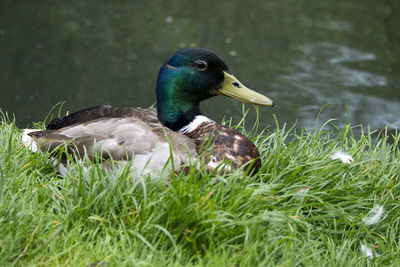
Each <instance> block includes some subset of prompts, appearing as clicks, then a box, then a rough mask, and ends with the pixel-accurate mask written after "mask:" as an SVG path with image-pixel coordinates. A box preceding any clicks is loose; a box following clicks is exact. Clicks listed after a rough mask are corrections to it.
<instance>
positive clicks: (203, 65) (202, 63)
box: [194, 60, 207, 71]
mask: <svg viewBox="0 0 400 267" xmlns="http://www.w3.org/2000/svg"><path fill="white" fill-rule="evenodd" d="M194 64H195V67H196V69H197V70H199V71H205V70H206V69H207V62H205V61H204V60H197V61H196V62H195V63H194Z"/></svg>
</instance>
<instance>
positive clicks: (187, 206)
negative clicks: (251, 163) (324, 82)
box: [0, 116, 400, 266]
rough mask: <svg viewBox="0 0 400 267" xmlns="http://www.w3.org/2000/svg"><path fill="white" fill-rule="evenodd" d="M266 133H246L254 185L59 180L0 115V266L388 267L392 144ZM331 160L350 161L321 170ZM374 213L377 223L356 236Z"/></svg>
mask: <svg viewBox="0 0 400 267" xmlns="http://www.w3.org/2000/svg"><path fill="white" fill-rule="evenodd" d="M276 128H277V129H276V130H275V131H273V132H268V131H265V132H264V133H263V134H261V135H255V134H254V133H247V134H248V135H250V136H251V137H252V138H253V140H254V142H255V143H256V144H257V146H258V147H259V149H260V152H261V154H262V159H263V166H262V169H261V171H260V172H259V174H258V175H256V176H253V177H242V175H241V174H240V173H239V172H238V173H233V174H230V175H226V176H220V175H218V174H213V175H210V174H207V173H205V172H203V171H196V170H194V169H191V172H190V173H189V174H188V175H186V176H185V175H183V174H181V175H179V176H177V177H174V178H173V179H171V181H170V182H169V183H159V182H158V183H156V182H150V181H147V182H143V181H138V182H135V180H134V179H133V178H132V176H133V175H132V174H131V173H129V172H128V171H122V172H120V173H119V174H118V175H115V177H114V178H113V179H109V178H108V177H107V175H106V172H105V171H104V169H103V168H102V166H99V165H95V164H89V166H88V169H87V170H86V171H84V170H83V167H82V164H81V162H77V163H76V164H75V165H76V166H75V172H70V173H69V174H70V175H67V177H65V178H61V177H59V176H58V175H57V172H56V171H55V170H54V169H53V168H52V165H51V160H50V157H49V155H47V154H45V155H39V154H32V153H31V152H29V151H28V150H27V149H26V148H25V147H24V146H23V145H22V144H21V141H20V139H21V130H20V129H18V128H17V127H16V126H15V124H14V123H13V122H12V121H10V120H9V119H7V117H6V116H3V118H2V119H1V124H0V223H1V227H0V266H12V265H17V266H36V265H46V266H48V265H50V266H57V265H60V266H67V265H69V266H96V265H97V266H257V265H259V266H294V265H299V266H382V265H393V266H396V265H397V266H398V265H399V264H400V240H399V237H400V216H399V214H400V182H399V178H400V177H399V176H400V168H399V164H400V152H399V144H400V141H399V140H400V134H398V133H396V134H395V135H394V136H387V135H385V132H382V133H381V134H380V135H379V137H378V138H376V139H375V138H372V137H371V134H364V135H362V136H361V138H359V139H358V140H356V139H354V137H352V132H351V129H352V128H351V127H350V126H348V127H346V129H345V130H343V131H339V130H335V131H324V130H320V129H319V128H316V129H317V130H316V131H312V132H311V131H307V130H302V131H301V132H300V133H297V134H296V132H295V131H294V130H293V129H287V128H285V127H279V126H278V124H277V127H276ZM322 129H323V127H322ZM389 138H392V139H391V141H390V142H388V139H389ZM337 150H342V151H345V152H347V153H349V154H350V155H352V156H353V158H354V161H353V162H352V163H351V164H344V163H342V162H341V161H340V160H332V159H331V155H332V153H333V152H334V151H337ZM301 189H303V190H301ZM307 189H308V191H307ZM299 190H300V191H304V192H299ZM375 205H382V206H383V207H384V209H385V212H384V215H383V217H382V219H381V220H380V221H379V223H377V224H375V225H371V226H366V225H365V224H364V222H363V218H364V217H365V216H367V215H368V213H369V212H370V210H371V209H372V208H373V207H374V206H375ZM361 244H365V245H367V246H369V247H370V248H372V251H373V252H374V253H379V254H380V256H379V257H375V258H373V259H371V258H368V257H366V256H365V255H363V254H362V253H361V251H360V247H361Z"/></svg>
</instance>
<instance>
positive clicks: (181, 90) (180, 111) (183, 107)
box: [156, 48, 273, 131]
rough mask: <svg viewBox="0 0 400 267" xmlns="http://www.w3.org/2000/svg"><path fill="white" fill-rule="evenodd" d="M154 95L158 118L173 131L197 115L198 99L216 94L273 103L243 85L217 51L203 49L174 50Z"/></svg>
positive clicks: (268, 104)
mask: <svg viewBox="0 0 400 267" xmlns="http://www.w3.org/2000/svg"><path fill="white" fill-rule="evenodd" d="M156 94H157V113H158V119H159V120H160V122H161V123H162V124H163V125H165V126H167V127H169V128H171V129H172V130H174V131H177V130H179V129H181V128H182V127H184V126H185V125H187V124H189V123H190V122H192V121H193V120H194V118H195V116H197V115H200V114H201V113H200V108H199V103H200V101H203V100H205V99H207V98H210V97H212V96H216V95H219V94H220V95H225V96H229V97H233V98H236V99H239V100H241V101H243V102H246V103H251V104H256V105H262V106H273V101H272V100H271V99H269V98H268V97H266V96H264V95H262V94H259V93H257V92H255V91H253V90H250V89H249V88H247V87H246V86H244V85H243V84H242V83H241V82H240V81H239V80H238V79H236V78H235V77H234V76H233V75H232V74H230V72H229V69H228V67H227V65H226V64H225V62H224V61H223V60H222V59H221V58H220V57H219V56H218V55H217V54H215V53H213V52H211V51H209V50H207V49H204V48H183V49H180V50H178V51H177V52H175V54H174V55H173V56H172V57H171V58H169V59H168V60H167V61H166V62H165V63H164V65H162V67H161V69H160V72H159V74H158V79H157V89H156Z"/></svg>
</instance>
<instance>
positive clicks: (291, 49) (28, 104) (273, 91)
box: [0, 0, 400, 130]
mask: <svg viewBox="0 0 400 267" xmlns="http://www.w3.org/2000/svg"><path fill="white" fill-rule="evenodd" d="M399 3H400V1H397V0H392V1H388V0H387V1H383V0H382V1H372V0H355V1H348V0H339V1H336V0H335V1H333V0H326V1H306V0H285V1H248V0H246V1H183V0H180V1H166V0H158V1H121V0H115V1H104V0H103V1H86V0H80V1H64V0H51V1H50V0H48V1H30V0H24V1H22V0H21V1H16V0H13V1H11V0H2V1H1V2H0V92H1V95H0V108H1V109H2V110H3V111H7V112H8V113H9V114H15V116H16V120H17V124H18V125H19V126H21V127H25V126H27V125H29V124H30V123H31V122H32V121H41V120H43V119H44V117H45V115H46V114H47V112H48V111H49V110H50V109H51V107H52V106H53V105H55V104H56V103H58V102H60V101H65V102H66V104H65V108H66V109H65V110H70V111H76V110H79V109H82V108H85V107H88V106H92V105H98V104H102V103H108V104H112V105H114V106H141V107H148V106H150V105H151V104H153V103H154V102H155V81H156V77H157V73H158V70H159V67H160V66H161V64H162V63H163V62H164V60H165V59H166V58H167V57H168V56H170V55H171V54H172V53H173V52H174V51H175V50H177V49H179V48H180V47H185V46H201V47H206V48H209V49H211V50H213V51H215V52H217V53H218V54H219V55H221V56H222V57H223V58H224V59H225V61H226V63H227V64H228V66H229V67H230V69H231V71H232V73H234V74H235V76H236V77H238V78H239V79H240V80H241V81H242V82H243V83H244V84H246V85H247V86H248V87H250V88H253V89H256V90H258V91H260V92H262V93H264V94H266V95H267V96H269V97H271V98H272V99H274V101H275V102H276V107H274V108H261V109H260V115H261V125H262V126H268V125H273V124H274V122H273V114H276V116H277V117H278V120H279V121H280V122H281V123H283V122H287V123H289V124H290V125H291V124H293V123H294V122H296V121H297V126H298V127H308V128H312V127H314V125H315V120H316V117H317V114H318V112H319V110H320V109H321V107H322V106H323V105H325V104H329V105H328V106H327V108H325V109H324V111H323V112H322V115H321V121H322V122H324V121H326V120H328V119H331V118H335V119H337V121H336V124H337V125H339V126H340V127H343V125H344V124H345V123H347V117H346V104H347V107H348V112H349V114H350V120H351V122H352V124H353V125H355V124H363V125H365V126H366V125H370V126H371V128H372V129H382V128H384V127H385V126H386V125H387V126H388V127H389V129H391V130H395V129H400V15H399V14H400V4H399ZM202 111H203V113H205V114H206V115H207V116H209V117H211V118H213V119H215V120H217V121H220V120H221V119H222V118H223V116H224V115H226V116H233V118H234V120H235V121H237V120H238V119H239V117H240V115H241V112H242V104H241V103H240V102H238V101H236V100H232V99H228V98H224V97H216V98H213V99H211V100H209V101H206V102H204V103H203V104H202ZM254 115H255V113H254V111H252V112H251V116H252V118H254ZM251 121H252V120H250V122H249V123H251Z"/></svg>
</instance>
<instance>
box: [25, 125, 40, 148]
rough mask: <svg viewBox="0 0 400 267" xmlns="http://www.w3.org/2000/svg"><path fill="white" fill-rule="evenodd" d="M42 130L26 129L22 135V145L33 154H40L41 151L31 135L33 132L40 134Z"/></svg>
mask: <svg viewBox="0 0 400 267" xmlns="http://www.w3.org/2000/svg"><path fill="white" fill-rule="evenodd" d="M38 131H41V130H37V129H24V130H23V133H22V143H23V144H24V146H25V147H27V148H28V149H29V150H30V151H32V152H38V151H40V149H39V148H38V146H37V144H36V142H35V140H33V138H32V136H30V135H29V134H30V133H32V132H38Z"/></svg>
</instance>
